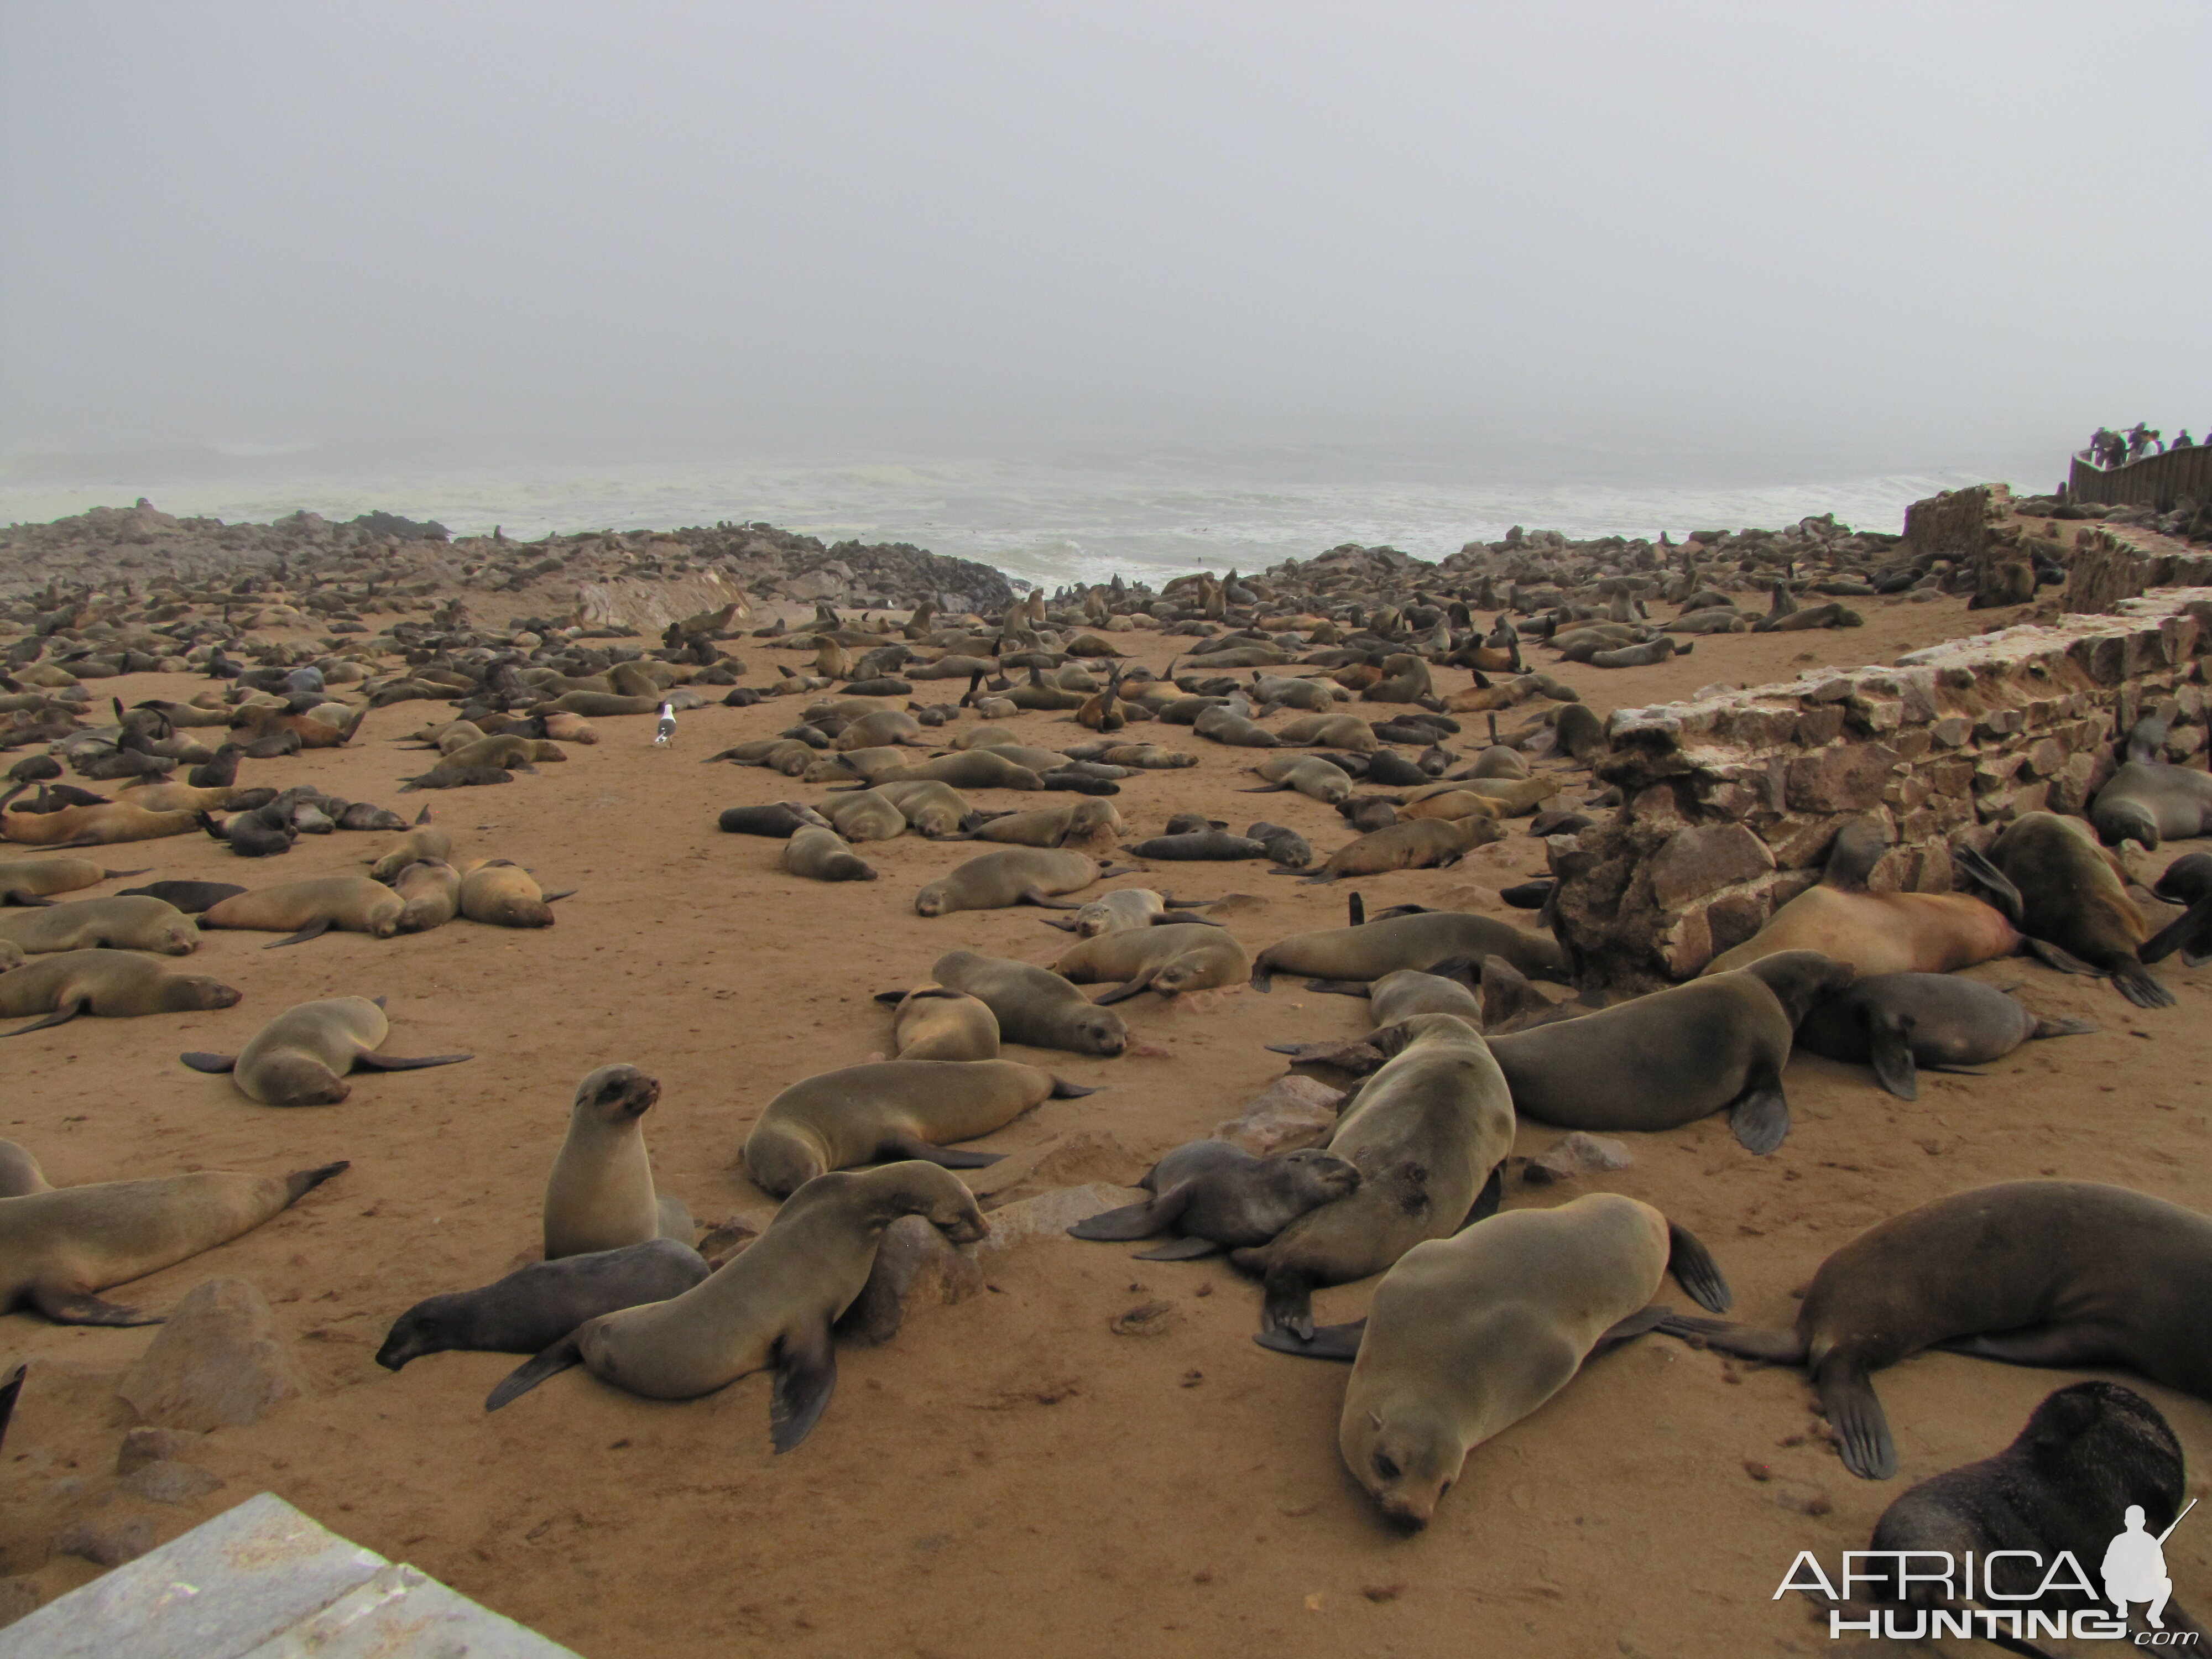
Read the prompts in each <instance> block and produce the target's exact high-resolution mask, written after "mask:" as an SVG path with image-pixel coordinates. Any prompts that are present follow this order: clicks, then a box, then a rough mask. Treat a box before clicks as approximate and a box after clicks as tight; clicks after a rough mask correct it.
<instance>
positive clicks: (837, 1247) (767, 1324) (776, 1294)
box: [484, 1163, 990, 1452]
mask: <svg viewBox="0 0 2212 1659" xmlns="http://www.w3.org/2000/svg"><path fill="white" fill-rule="evenodd" d="M908 1215H919V1216H921V1217H924V1218H927V1220H928V1222H929V1223H930V1225H932V1226H933V1227H935V1228H936V1229H937V1230H938V1231H939V1232H940V1233H942V1234H944V1235H945V1237H946V1238H947V1239H949V1240H950V1241H951V1243H955V1244H969V1243H974V1242H975V1240H977V1239H979V1238H981V1237H983V1236H984V1235H985V1234H986V1233H987V1232H988V1231H990V1226H989V1224H988V1223H987V1222H986V1221H985V1220H984V1218H983V1212H981V1210H980V1209H978V1208H977V1207H976V1206H975V1198H974V1196H973V1195H972V1194H970V1193H969V1191H968V1189H967V1188H965V1187H963V1186H962V1185H961V1184H960V1183H959V1182H957V1180H955V1179H954V1178H953V1177H952V1176H950V1175H948V1174H946V1173H945V1171H944V1170H941V1169H939V1168H938V1167H937V1166H936V1165H934V1164H921V1163H906V1164H886V1165H885V1166H884V1167H883V1168H882V1169H879V1170H866V1171H864V1172H861V1173H858V1174H851V1173H838V1174H832V1175H825V1176H817V1177H816V1178H815V1179H814V1180H812V1181H810V1182H807V1183H806V1185H805V1187H803V1188H800V1189H799V1191H798V1192H796V1193H793V1194H792V1195H791V1197H790V1198H789V1199H787V1200H785V1202H784V1205H783V1207H782V1208H781V1209H780V1210H778V1211H777V1212H775V1220H774V1221H772V1222H770V1223H769V1226H768V1231H765V1232H763V1234H762V1235H761V1236H760V1237H759V1238H758V1239H757V1240H755V1241H754V1243H752V1244H751V1245H750V1246H749V1247H747V1248H746V1249H744V1251H742V1252H741V1253H739V1254H738V1255H735V1256H732V1258H731V1259H730V1260H729V1261H726V1262H725V1263H723V1264H722V1266H721V1267H719V1268H717V1269H716V1270H715V1271H714V1273H711V1274H709V1275H708V1277H707V1278H706V1279H702V1281H701V1282H700V1283H699V1284H697V1285H694V1286H692V1287H691V1289H690V1290H688V1291H684V1293H683V1294H682V1295H681V1296H677V1297H670V1298H669V1299H668V1300H667V1301H665V1302H655V1303H650V1304H647V1305H646V1306H644V1307H641V1308H629V1309H625V1310H623V1311H622V1312H620V1313H612V1314H604V1315H601V1316H599V1318H597V1319H592V1320H588V1321H586V1322H585V1323H584V1324H583V1325H581V1326H580V1327H579V1328H577V1329H576V1330H574V1332H572V1333H570V1334H568V1336H567V1337H565V1338H563V1339H562V1340H561V1341H560V1342H558V1343H556V1344H555V1345H554V1346H552V1347H550V1348H549V1349H547V1350H546V1351H545V1352H544V1353H542V1354H540V1355H538V1358H535V1359H533V1360H532V1361H531V1362H530V1363H529V1364H526V1365H524V1366H522V1367H521V1368H520V1370H516V1371H515V1372H514V1373H513V1375H511V1376H508V1377H507V1380H506V1381H505V1382H503V1383H501V1384H500V1385H499V1386H498V1387H497V1388H496V1389H493V1390H492V1392H491V1394H490V1395H489V1397H488V1398H487V1399H486V1400H485V1401H484V1409H485V1410H487V1411H497V1410H498V1409H499V1408H500V1407H502V1406H504V1405H506V1404H507V1403H508V1402H509V1401H512V1400H513V1399H515V1398H516V1397H517V1396H518V1395H523V1394H526V1393H527V1392H528V1391H529V1390H530V1389H534V1388H536V1387H537V1386H538V1384H539V1383H542V1382H544V1380H545V1379H546V1378H547V1377H549V1376H556V1375H557V1374H558V1373H560V1372H562V1371H564V1370H568V1368H569V1367H570V1366H572V1365H578V1364H581V1365H586V1366H588V1367H589V1368H590V1369H591V1370H592V1374H593V1375H595V1376H599V1378H601V1379H602V1380H603V1381H605V1382H609V1383H615V1384H616V1385H617V1386H618V1387H621V1388H623V1389H629V1391H630V1392H631V1393H632V1394H638V1395H644V1396H646V1397H647V1399H652V1400H691V1399H696V1397H697V1396H699V1395H702V1394H712V1393H713V1392H714V1390H715V1389H720V1388H725V1387H726V1386H727V1385H729V1384H730V1383H734V1382H735V1381H737V1379H738V1378H739V1377H741V1376H745V1375H746V1374H748V1373H749V1372H752V1371H757V1370H769V1369H771V1368H773V1369H774V1370H775V1389H774V1392H773V1393H772V1395H770V1397H769V1430H770V1433H771V1436H772V1437H773V1438H774V1441H775V1449H776V1450H777V1451H779V1452H787V1451H789V1450H790V1449H792V1448H793V1447H794V1446H796V1445H798V1444H799V1443H800V1442H801V1441H803V1440H805V1438H806V1437H807V1435H808V1433H809V1432H811V1431H812V1429H813V1427H814V1425H815V1424H816V1423H817V1421H819V1420H820V1419H821V1416H822V1413H823V1408H824V1407H827V1406H828V1405H829V1396H830V1395H831V1393H832V1392H833V1391H834V1390H835V1389H836V1386H837V1351H836V1346H835V1343H834V1340H833V1339H832V1337H831V1334H830V1328H831V1326H832V1325H834V1324H835V1323H836V1320H837V1316H839V1315H840V1314H842V1313H843V1312H844V1311H845V1310H846V1309H847V1308H848V1306H850V1305H851V1304H852V1302H853V1299H854V1297H857V1296H858V1295H860V1291H861V1289H862V1287H863V1286H865V1285H866V1284H867V1282H868V1273H869V1272H870V1270H871V1269H872V1268H873V1267H874V1266H875V1260H876V1246H877V1244H878V1243H879V1242H880V1241H881V1240H882V1238H883V1234H884V1228H886V1227H888V1226H889V1225H890V1224H891V1223H892V1222H894V1221H896V1220H897V1219H898V1218H900V1217H902V1216H908Z"/></svg>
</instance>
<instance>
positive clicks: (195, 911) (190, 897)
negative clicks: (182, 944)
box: [116, 881, 246, 916]
mask: <svg viewBox="0 0 2212 1659" xmlns="http://www.w3.org/2000/svg"><path fill="white" fill-rule="evenodd" d="M245 890H246V889H244V888H243V887H240V886H238V885H236V884H234V883H231V882H228V881H156V882H149V884H146V885H145V886H143V887H126V888H125V889H124V890H122V892H120V893H118V894H117V895H116V896H117V897H118V898H141V897H143V898H157V899H159V900H161V902H162V903H164V904H169V905H173V906H175V907H176V908H178V909H179V910H181V911H183V912H184V913H185V915H188V916H196V915H199V913H200V912H201V911H203V910H205V909H208V908H210V907H211V906H214V905H217V904H220V903H222V902H223V900H225V899H227V898H234V897H236V896H238V895H239V894H240V893H242V892H244V891H245Z"/></svg>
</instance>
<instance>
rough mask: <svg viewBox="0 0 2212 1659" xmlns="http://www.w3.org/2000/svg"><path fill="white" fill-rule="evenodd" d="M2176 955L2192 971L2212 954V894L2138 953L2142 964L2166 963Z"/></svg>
mask: <svg viewBox="0 0 2212 1659" xmlns="http://www.w3.org/2000/svg"><path fill="white" fill-rule="evenodd" d="M2175 951H2180V952H2181V959H2182V960H2183V961H2184V962H2185V963H2188V964H2189V965H2190V966H2191V967H2192V968H2194V967H2196V966H2197V964H2198V963H2201V962H2203V960H2204V958H2205V957H2206V955H2207V954H2212V894H2207V895H2206V896H2204V897H2203V898H2201V899H2199V900H2197V902H2196V903H2194V904H2192V905H2191V906H2190V907H2189V908H2187V909H2186V910H2185V911H2183V912H2182V913H2181V915H2179V916H2178V917H2176V918H2175V919H2174V920H2173V921H2170V922H2168V923H2166V926H2165V927H2161V928H2160V929H2159V930H2158V932H2156V933H2153V934H2152V935H2151V936H2150V937H2149V938H2148V939H2145V940H2144V941H2143V942H2142V945H2141V946H2139V947H2138V948H2137V949H2136V960H2137V961H2139V962H2163V961H2165V960H2166V957H2170V956H2172V954H2173V953H2174V952H2175Z"/></svg>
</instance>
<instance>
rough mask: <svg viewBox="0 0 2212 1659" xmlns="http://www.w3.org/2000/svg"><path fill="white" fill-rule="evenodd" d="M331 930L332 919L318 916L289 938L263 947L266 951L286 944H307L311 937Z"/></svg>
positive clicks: (316, 936) (313, 937) (318, 936)
mask: <svg viewBox="0 0 2212 1659" xmlns="http://www.w3.org/2000/svg"><path fill="white" fill-rule="evenodd" d="M330 931H331V919H330V918H329V917H328V916H318V917H317V918H316V919H315V920H314V921H311V922H309V923H308V924H307V926H306V927H302V928H301V930H300V931H299V932H298V933H295V934H293V935H292V936H291V937H290V938H289V939H278V940H277V941H276V944H275V945H263V946H262V947H261V948H262V949H263V950H264V951H274V950H276V949H277V948H279V947H280V946H282V945H305V944H306V943H307V941H308V940H309V939H320V938H321V937H322V936H323V935H324V934H325V933H329V932H330Z"/></svg>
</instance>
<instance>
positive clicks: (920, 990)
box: [876, 985, 999, 1060]
mask: <svg viewBox="0 0 2212 1659" xmlns="http://www.w3.org/2000/svg"><path fill="white" fill-rule="evenodd" d="M876 1000H877V1001H878V1002H888V1003H890V1004H893V1005H894V1006H896V1010H897V1012H896V1013H895V1014H894V1015H893V1016H892V1021H891V1030H892V1036H891V1046H892V1048H894V1049H895V1050H896V1053H897V1055H898V1058H899V1059H901V1060H996V1059H997V1058H998V1057H999V1018H998V1016H997V1015H996V1014H994V1013H993V1012H991V1009H990V1005H989V1004H987V1003H986V1002H984V1001H982V1000H981V999H979V998H976V997H971V996H969V994H967V993H966V992H965V991H948V990H946V989H945V987H943V986H942V985H917V986H916V987H915V988H914V989H913V990H911V991H908V992H907V993H905V994H903V995H902V994H900V993H898V992H896V991H884V992H882V993H880V994H878V996H877V998H876Z"/></svg>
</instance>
